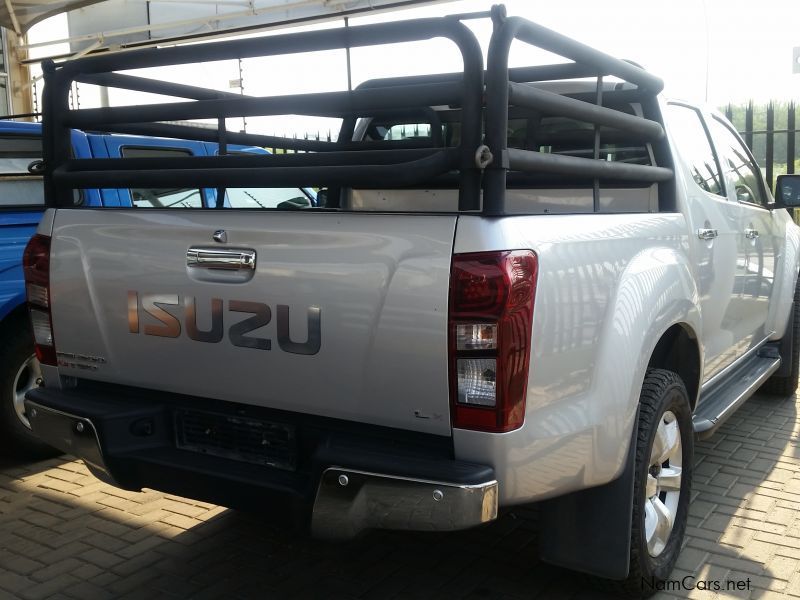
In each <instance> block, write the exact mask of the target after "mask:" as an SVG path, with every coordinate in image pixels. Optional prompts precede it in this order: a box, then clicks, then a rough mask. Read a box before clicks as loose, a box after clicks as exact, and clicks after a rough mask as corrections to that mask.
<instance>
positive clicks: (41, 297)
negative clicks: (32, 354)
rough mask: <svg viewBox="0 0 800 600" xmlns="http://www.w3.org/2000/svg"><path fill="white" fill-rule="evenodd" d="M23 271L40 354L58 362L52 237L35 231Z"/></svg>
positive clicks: (46, 360) (43, 360)
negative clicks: (52, 299)
mask: <svg viewBox="0 0 800 600" xmlns="http://www.w3.org/2000/svg"><path fill="white" fill-rule="evenodd" d="M22 271H23V273H24V274H25V290H26V292H27V296H28V313H29V315H30V318H31V328H32V329H33V335H34V343H35V348H36V358H38V359H39V362H41V363H43V364H46V365H53V366H55V365H56V364H57V361H56V347H55V342H54V340H53V325H52V323H53V319H52V316H51V314H50V237H49V236H46V235H40V234H38V233H37V234H36V235H34V236H33V237H32V238H31V239H30V241H29V242H28V245H27V246H26V247H25V252H24V253H23V254H22Z"/></svg>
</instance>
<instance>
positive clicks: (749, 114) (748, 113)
mask: <svg viewBox="0 0 800 600" xmlns="http://www.w3.org/2000/svg"><path fill="white" fill-rule="evenodd" d="M744 143H745V144H747V147H748V148H750V151H751V152H752V151H753V101H752V100H750V102H748V103H747V108H746V109H745V111H744Z"/></svg>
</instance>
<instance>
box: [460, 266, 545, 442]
mask: <svg viewBox="0 0 800 600" xmlns="http://www.w3.org/2000/svg"><path fill="white" fill-rule="evenodd" d="M536 275H537V261H536V255H535V254H534V253H533V252H531V251H530V250H518V251H513V252H477V253H472V254H457V255H455V256H454V257H453V267H452V271H451V276H450V319H449V321H450V322H449V328H450V332H449V336H450V403H451V408H452V421H453V427H457V428H462V429H474V430H480V431H492V432H503V431H511V430H512V429H517V428H518V427H520V426H522V423H523V421H524V420H525V396H526V392H527V385H528V366H529V364H530V351H531V326H532V322H533V303H534V298H535V295H536Z"/></svg>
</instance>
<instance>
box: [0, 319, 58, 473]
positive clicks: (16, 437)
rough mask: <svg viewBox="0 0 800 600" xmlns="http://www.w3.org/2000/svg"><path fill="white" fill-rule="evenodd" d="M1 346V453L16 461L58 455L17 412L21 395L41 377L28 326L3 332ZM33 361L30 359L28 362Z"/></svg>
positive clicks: (23, 416)
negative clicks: (35, 433) (17, 459)
mask: <svg viewBox="0 0 800 600" xmlns="http://www.w3.org/2000/svg"><path fill="white" fill-rule="evenodd" d="M1 335H2V342H3V343H2V345H0V450H2V452H3V454H6V455H9V456H15V457H17V458H45V457H48V456H54V455H55V454H57V452H56V450H54V449H53V448H51V447H50V446H47V445H45V444H44V443H42V442H41V441H40V440H39V439H38V438H37V437H36V436H35V435H33V432H32V431H31V429H30V425H28V424H27V418H26V417H25V415H24V414H20V413H21V411H19V410H18V406H19V404H18V400H17V399H18V398H21V396H20V394H23V393H24V392H25V391H27V390H28V389H30V388H31V387H33V386H34V385H37V380H39V379H40V378H41V375H39V374H38V370H39V366H38V364H39V363H38V362H36V357H35V355H34V352H33V340H32V339H31V334H30V331H29V330H28V329H27V327H24V326H22V327H12V328H11V329H10V330H9V329H5V331H4V332H3V333H2V334H1ZM31 359H32V360H31Z"/></svg>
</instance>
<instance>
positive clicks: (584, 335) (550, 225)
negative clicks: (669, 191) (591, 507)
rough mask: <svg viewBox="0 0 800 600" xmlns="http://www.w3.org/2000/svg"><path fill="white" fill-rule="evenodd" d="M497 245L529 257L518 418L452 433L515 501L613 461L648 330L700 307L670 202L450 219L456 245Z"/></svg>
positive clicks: (687, 319) (587, 478) (621, 445)
mask: <svg viewBox="0 0 800 600" xmlns="http://www.w3.org/2000/svg"><path fill="white" fill-rule="evenodd" d="M505 249H532V250H534V251H535V252H536V254H537V257H538V262H539V275H538V281H537V292H536V304H535V308H534V317H533V332H532V354H531V361H530V372H529V377H528V394H527V404H526V415H525V423H524V425H523V427H522V428H520V429H518V430H516V431H512V432H509V433H506V434H488V433H481V432H474V431H466V430H461V429H454V431H453V440H454V447H455V453H456V457H457V458H459V459H463V460H474V461H477V462H484V463H485V462H489V463H490V464H492V465H493V466H494V468H495V470H496V473H497V478H498V481H499V482H500V495H501V502H502V503H503V504H516V503H522V502H529V501H531V500H536V499H543V498H546V497H550V496H554V495H560V494H564V493H568V492H570V491H573V490H576V489H582V488H586V487H591V486H595V485H601V484H603V483H606V482H608V481H611V480H612V479H614V478H615V477H616V476H617V475H618V474H619V472H621V469H622V466H623V463H624V459H625V456H626V452H627V449H628V445H629V441H630V435H631V431H632V427H633V421H634V418H635V414H636V406H637V403H638V397H639V391H640V389H641V384H642V381H643V379H644V374H645V370H646V368H647V364H648V362H649V357H650V355H651V353H652V351H653V349H654V348H655V345H656V343H657V342H658V339H659V338H660V336H661V335H662V334H663V332H664V331H666V330H667V329H668V328H669V327H670V326H671V325H673V324H675V323H678V322H683V323H687V324H688V325H689V326H690V327H691V328H692V329H694V330H695V331H697V330H699V327H700V315H699V311H698V308H697V302H698V296H697V290H696V288H695V284H694V277H693V274H692V268H691V265H690V264H689V261H688V258H687V256H688V236H687V227H686V223H685V219H684V217H683V215H682V214H680V213H660V214H637V215H599V214H589V215H552V216H529V217H508V218H502V219H495V220H489V219H482V218H480V217H461V218H460V219H459V223H458V229H457V234H456V240H455V253H462V252H477V251H484V250H505Z"/></svg>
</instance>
